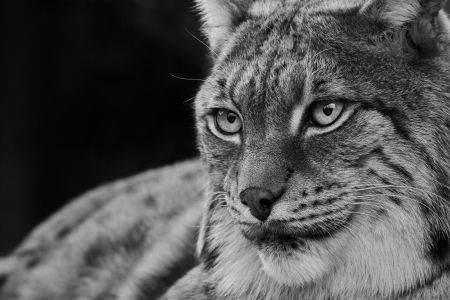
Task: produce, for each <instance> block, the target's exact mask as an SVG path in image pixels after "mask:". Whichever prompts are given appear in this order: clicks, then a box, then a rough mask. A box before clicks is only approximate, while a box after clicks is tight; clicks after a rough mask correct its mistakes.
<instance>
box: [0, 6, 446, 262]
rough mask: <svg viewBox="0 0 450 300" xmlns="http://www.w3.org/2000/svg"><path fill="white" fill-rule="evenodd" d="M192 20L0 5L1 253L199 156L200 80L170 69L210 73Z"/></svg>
mask: <svg viewBox="0 0 450 300" xmlns="http://www.w3.org/2000/svg"><path fill="white" fill-rule="evenodd" d="M447 8H450V4H447ZM199 28H200V23H199V17H198V14H197V13H196V12H195V10H194V4H193V1H192V0H58V1H56V0H52V1H51V0H29V1H23V0H2V1H0V256H1V255H5V254H7V253H8V252H10V251H11V250H12V249H13V247H15V246H16V245H17V244H18V243H19V242H20V240H21V239H23V237H24V236H25V234H27V233H28V232H29V231H30V230H31V229H32V228H33V227H34V226H36V225H37V224H38V223H39V222H41V221H42V220H43V219H45V218H46V217H48V216H49V215H50V214H51V213H52V212H53V211H55V210H57V209H58V208H60V207H61V206H62V205H64V204H65V203H66V202H67V201H68V200H69V199H71V198H73V197H75V196H77V195H79V194H80V193H82V192H84V191H86V190H88V189H90V188H93V187H95V186H97V185H99V184H102V183H105V182H108V181H111V180H114V179H118V178H122V177H125V176H129V175H132V174H136V173H138V172H142V171H144V170H147V169H149V168H154V167H158V166H162V165H166V164H169V163H172V162H175V161H179V160H183V159H186V158H188V157H193V156H195V155H196V149H195V134H194V133H195V130H194V122H193V110H192V101H190V100H189V99H191V98H192V97H193V96H194V95H195V93H196V91H197V89H198V86H199V83H200V81H198V80H181V79H177V78H175V77H173V76H171V74H173V75H175V76H179V77H185V78H194V79H199V78H204V77H205V76H206V72H207V70H208V64H209V62H208V59H207V48H206V46H204V45H203V44H202V43H201V42H199V41H198V40H197V39H196V38H194V37H193V36H195V37H197V38H201V39H203V40H204V38H203V37H202V35H201V33H200V31H199ZM192 35H193V36H192Z"/></svg>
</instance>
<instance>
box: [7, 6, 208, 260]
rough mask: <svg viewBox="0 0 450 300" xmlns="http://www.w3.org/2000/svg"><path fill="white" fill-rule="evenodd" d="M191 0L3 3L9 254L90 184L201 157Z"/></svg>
mask: <svg viewBox="0 0 450 300" xmlns="http://www.w3.org/2000/svg"><path fill="white" fill-rule="evenodd" d="M198 19H199V18H198V15H197V13H196V12H195V11H194V4H193V1H192V0H58V1H56V0H29V1H27V0H2V1H0V24H1V26H0V256H1V255H5V254H7V253H8V252H10V251H11V250H12V249H13V247H15V246H17V244H18V243H19V242H20V241H21V239H23V237H24V236H25V235H26V234H27V233H28V232H29V231H30V230H31V229H32V228H33V227H34V226H36V225H37V224H38V223H39V222H41V221H42V220H43V219H45V218H47V217H48V216H49V215H50V214H51V213H52V212H54V211H55V210H57V209H58V208H60V207H61V206H62V205H64V204H65V203H67V201H68V200H70V199H71V198H73V197H75V196H78V195H79V194H80V193H83V192H85V191H86V190H88V189H91V188H94V187H96V186H98V185H100V184H102V183H106V182H108V181H111V180H115V179H118V178H122V177H126V176H129V175H132V174H136V173H139V172H142V171H145V170H147V169H149V168H155V167H159V166H162V165H166V164H170V163H173V162H175V161H180V160H183V159H187V158H189V157H193V156H195V154H196V145H195V130H194V129H195V128H194V122H193V109H192V101H189V99H191V98H192V97H194V95H195V93H196V91H197V89H198V86H199V84H200V81H198V80H191V81H188V80H181V79H177V78H175V77H173V76H171V74H173V75H175V76H179V77H186V78H204V77H205V72H206V71H207V69H208V68H207V67H208V60H207V56H208V55H207V50H208V49H207V48H206V47H205V46H204V45H203V44H201V43H200V42H199V41H198V40H196V38H194V37H193V36H195V37H197V38H202V35H201V33H200V32H199V28H200V23H199V20H198Z"/></svg>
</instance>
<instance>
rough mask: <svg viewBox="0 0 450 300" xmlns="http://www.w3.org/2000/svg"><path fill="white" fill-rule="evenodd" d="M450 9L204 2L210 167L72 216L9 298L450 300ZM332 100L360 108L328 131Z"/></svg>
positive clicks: (40, 236)
mask: <svg viewBox="0 0 450 300" xmlns="http://www.w3.org/2000/svg"><path fill="white" fill-rule="evenodd" d="M444 2H445V1H443V0H429V1H424V0H368V1H364V0H347V1H344V0H253V1H252V0H197V3H198V7H199V9H200V10H201V11H202V13H203V19H204V31H205V35H206V37H207V38H208V41H209V45H210V47H211V48H210V49H211V57H212V60H213V62H214V64H213V68H212V71H211V74H210V76H209V77H208V78H207V79H206V81H205V83H204V84H203V86H202V87H201V89H200V91H199V93H198V95H197V98H196V101H195V111H196V123H197V129H198V145H199V149H200V152H201V156H202V162H201V163H200V162H198V161H195V162H187V163H184V164H181V165H177V166H174V167H170V168H166V169H162V170H159V171H152V172H150V173H148V174H144V175H141V176H139V177H137V178H134V179H129V180H125V181H122V182H119V183H116V184H113V185H110V186H107V187H103V188H100V189H99V190H97V191H94V192H92V193H90V194H87V195H85V196H83V197H81V199H79V200H77V201H75V202H74V203H73V204H71V205H69V206H68V207H67V208H66V209H64V210H63V211H62V212H59V213H57V214H56V215H55V216H54V217H53V218H52V219H50V220H49V221H47V223H44V224H43V225H42V226H41V227H39V228H38V229H36V231H35V232H34V233H32V234H31V236H30V237H29V238H28V239H27V240H25V242H24V243H23V245H22V246H20V247H19V248H18V249H17V250H16V251H15V253H14V254H13V255H11V256H10V257H9V258H6V259H5V260H3V261H0V290H1V292H0V300H13V299H15V300H16V299H17V300H25V299H27V300H28V299H32V300H34V299H120V300H125V299H127V300H144V299H145V300H149V299H162V300H194V299H195V300H243V299H245V300H275V299H280V300H300V299H301V300H362V299H364V300H391V299H395V300H404V299H409V300H419V299H427V300H428V299H450V278H449V264H450V257H449V256H450V251H449V247H450V222H449V216H450V204H449V201H450V180H449V179H450V152H449V151H450V150H449V149H450V52H449V51H450V21H449V19H448V17H447V16H446V15H445V13H444V12H443V11H442V10H441V8H442V6H443V5H444ZM320 101H331V102H333V103H338V102H339V103H343V109H342V112H341V113H340V114H339V116H338V117H337V118H336V119H335V120H334V121H333V122H332V123H330V124H327V125H325V126H319V125H318V123H317V122H316V121H314V120H313V118H312V114H313V112H314V107H315V105H317V103H319V104H320V103H322V102H320ZM327 103H328V102H327ZM219 111H222V113H223V111H226V112H232V114H233V115H232V119H231V120H232V121H233V122H235V121H234V120H236V119H238V120H241V122H242V127H241V128H240V129H239V128H238V130H237V131H236V132H232V133H230V132H228V133H227V132H224V130H223V128H222V129H221V128H220V124H218V123H219V121H218V120H219V119H218V113H219ZM227 120H228V119H227ZM230 122H231V121H230ZM233 122H231V123H233ZM234 124H235V123H234ZM230 128H234V127H230ZM202 170H204V171H202ZM204 182H207V186H206V189H205V190H204V191H203V190H202V186H203V184H204ZM249 190H250V191H252V193H250V194H252V195H257V192H256V191H264V193H263V194H264V195H265V196H264V197H265V198H264V199H262V198H261V201H263V200H264V201H265V202H264V203H265V204H264V207H266V206H267V205H268V204H267V201H269V200H270V207H271V210H270V214H269V215H265V216H263V215H262V214H260V213H259V212H258V210H257V209H255V208H254V206H252V205H253V204H252V205H249V203H248V202H246V201H249V200H248V199H247V198H246V197H247V196H246V195H249V193H245V191H249ZM252 197H253V196H252ZM255 197H256V196H255ZM250 200H251V201H253V200H252V199H250ZM258 200H259V199H258ZM200 202H201V203H202V208H200V206H199V204H200ZM258 203H262V202H258ZM261 206H262V204H261ZM259 209H261V207H260V208H259ZM200 219H201V221H200ZM199 228H200V229H199ZM195 241H197V255H194V249H193V248H194V244H195ZM196 257H198V259H197V258H196Z"/></svg>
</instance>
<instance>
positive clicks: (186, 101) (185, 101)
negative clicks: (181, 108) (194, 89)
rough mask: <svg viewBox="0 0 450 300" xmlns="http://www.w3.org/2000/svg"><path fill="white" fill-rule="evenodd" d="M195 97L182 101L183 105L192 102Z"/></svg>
mask: <svg viewBox="0 0 450 300" xmlns="http://www.w3.org/2000/svg"><path fill="white" fill-rule="evenodd" d="M195 97H196V96H194V97H191V98H189V99H187V100H184V101H183V103H188V102H189V101H192V100H194V99H195Z"/></svg>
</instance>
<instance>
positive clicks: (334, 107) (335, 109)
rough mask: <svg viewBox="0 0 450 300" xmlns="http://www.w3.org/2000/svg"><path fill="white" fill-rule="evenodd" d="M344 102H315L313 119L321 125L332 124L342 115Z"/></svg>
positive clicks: (312, 111)
mask: <svg viewBox="0 0 450 300" xmlns="http://www.w3.org/2000/svg"><path fill="white" fill-rule="evenodd" d="M343 108H344V102H343V101H341V100H328V101H318V102H315V103H313V106H312V109H311V119H312V121H313V122H314V123H316V124H318V125H320V126H327V125H330V124H332V123H333V122H334V121H336V120H337V119H338V117H339V116H340V115H341V112H342V110H343Z"/></svg>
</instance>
